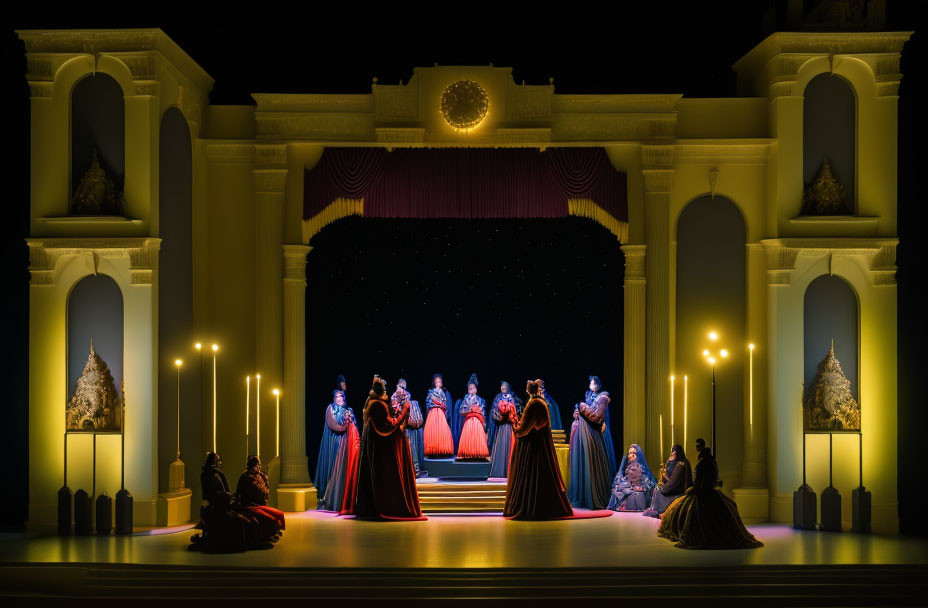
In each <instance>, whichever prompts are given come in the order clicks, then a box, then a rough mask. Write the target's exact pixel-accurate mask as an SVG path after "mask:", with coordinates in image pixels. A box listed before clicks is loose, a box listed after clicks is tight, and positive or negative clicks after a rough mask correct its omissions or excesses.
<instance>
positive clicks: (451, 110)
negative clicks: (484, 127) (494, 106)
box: [441, 80, 490, 130]
mask: <svg viewBox="0 0 928 608" xmlns="http://www.w3.org/2000/svg"><path fill="white" fill-rule="evenodd" d="M489 107H490V98H489V96H488V95H487V92H486V91H485V90H484V88H483V87H482V86H480V85H479V84H477V83H476V82H474V81H473V80H458V81H457V82H454V83H452V84H450V85H448V88H446V89H445V90H444V92H442V94H441V115H442V116H443V117H444V119H445V122H447V123H448V124H449V125H451V126H452V127H454V128H455V129H464V130H466V129H473V128H474V127H476V126H477V125H479V124H480V121H482V120H483V119H484V117H486V115H487V109H488V108H489Z"/></svg>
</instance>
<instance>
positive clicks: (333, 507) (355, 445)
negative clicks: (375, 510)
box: [322, 423, 361, 512]
mask: <svg viewBox="0 0 928 608" xmlns="http://www.w3.org/2000/svg"><path fill="white" fill-rule="evenodd" d="M360 451H361V437H360V435H358V427H357V426H356V425H355V424H354V423H352V424H349V425H348V430H347V431H346V432H345V436H344V437H343V438H342V441H341V443H339V445H338V454H336V455H335V465H334V466H333V467H332V475H330V476H329V483H328V484H327V485H326V487H325V488H324V494H323V507H322V508H324V509H325V510H327V511H336V512H339V511H342V510H343V509H345V508H348V507H349V506H350V507H353V505H354V495H355V492H356V491H357V487H358V458H359V457H360Z"/></svg>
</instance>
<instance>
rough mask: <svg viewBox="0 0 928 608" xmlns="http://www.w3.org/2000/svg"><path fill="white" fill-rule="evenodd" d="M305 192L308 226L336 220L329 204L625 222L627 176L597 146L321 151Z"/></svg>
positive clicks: (435, 214)
mask: <svg viewBox="0 0 928 608" xmlns="http://www.w3.org/2000/svg"><path fill="white" fill-rule="evenodd" d="M303 188H304V189H303V197H304V198H303V218H304V220H305V221H311V220H313V219H314V218H316V219H317V221H315V222H313V223H314V224H316V223H320V222H319V221H318V220H320V219H322V218H323V216H326V217H333V219H334V218H335V217H336V216H335V215H333V214H332V213H331V210H328V212H327V208H329V207H330V205H332V204H333V203H337V204H338V205H340V206H341V207H344V208H349V207H350V208H352V209H354V211H353V213H357V214H361V215H363V216H364V217H383V218H468V219H470V218H474V219H478V218H553V217H566V216H568V215H571V214H573V215H585V216H587V217H594V215H596V214H600V213H601V212H605V214H607V216H608V217H605V218H604V219H605V220H606V222H603V223H604V224H605V223H611V224H615V225H619V224H623V225H624V224H625V223H626V222H627V219H628V195H627V187H626V176H625V173H622V172H619V171H616V170H615V168H614V167H613V165H612V162H611V161H610V160H609V157H608V156H607V155H606V152H605V150H603V149H602V148H597V147H585V148H549V149H547V150H545V151H540V150H537V149H526V148H503V149H495V148H443V149H424V148H412V149H410V148H403V149H396V150H393V151H387V150H386V149H384V148H358V147H347V148H326V149H325V150H324V151H323V153H322V158H321V159H320V160H319V162H318V163H317V164H316V166H315V167H314V168H312V169H308V170H306V174H305V179H304V186H303ZM348 201H358V203H357V205H355V206H353V207H352V206H351V205H349V204H348ZM361 201H363V204H362V203H361ZM578 201H580V202H578ZM582 201H590V202H592V204H593V205H594V206H595V207H598V209H596V210H595V213H593V212H591V211H590V210H589V207H590V205H589V204H587V205H584V204H583V203H582ZM578 209H582V210H583V211H580V212H578V211H577V210H578ZM594 219H599V218H598V217H594ZM329 221H331V220H329ZM325 223H328V221H323V222H321V224H322V225H324V224H325ZM607 227H609V226H607ZM610 229H612V228H611V227H610ZM613 231H615V230H613Z"/></svg>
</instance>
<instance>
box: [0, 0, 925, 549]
mask: <svg viewBox="0 0 928 608" xmlns="http://www.w3.org/2000/svg"><path fill="white" fill-rule="evenodd" d="M807 4H810V3H807ZM918 4H919V3H915V2H904V1H902V0H890V1H889V2H888V6H887V11H886V28H885V29H887V30H911V29H916V26H917V25H919V23H920V21H919V17H920V16H919V15H917V12H918V10H917V9H918V7H917V5H918ZM307 6H312V5H307ZM770 7H773V9H774V10H773V11H772V12H771V11H770V10H769V9H770ZM230 8H231V7H230ZM290 10H291V9H283V8H280V9H271V10H268V11H267V14H268V16H264V15H262V14H261V12H260V11H253V10H248V11H245V12H243V13H241V16H240V17H238V16H237V18H236V19H234V20H233V19H232V18H231V14H232V13H231V11H230V12H229V15H227V16H224V17H222V18H221V19H220V20H219V21H217V20H215V19H210V20H209V21H206V22H203V23H197V22H196V20H195V19H188V20H187V21H181V20H179V19H177V18H176V17H173V16H171V14H170V12H169V11H167V10H165V11H164V12H163V13H150V14H147V15H140V16H136V15H129V14H127V13H125V12H124V11H121V12H120V13H119V15H120V16H118V17H113V16H108V15H107V14H106V11H105V10H103V9H102V8H100V9H94V10H87V9H86V8H85V7H75V8H74V9H71V12H72V13H73V14H70V15H68V14H65V13H64V12H62V11H61V10H58V9H56V10H55V11H54V12H51V11H48V12H47V14H41V13H39V11H32V12H31V13H30V12H29V11H27V10H25V9H24V8H17V9H14V10H13V11H12V12H11V11H9V10H7V12H6V14H5V15H4V20H5V23H6V27H4V29H3V31H4V36H5V37H4V52H3V57H4V63H5V67H4V74H5V80H4V83H5V86H6V87H7V94H6V95H5V99H7V100H8V102H9V104H10V105H9V110H8V114H7V125H8V127H7V129H8V130H7V133H6V136H7V137H6V140H7V144H6V147H7V150H8V152H9V154H8V155H6V163H7V171H6V175H7V177H6V182H7V184H8V186H7V188H8V192H7V195H6V197H5V202H4V207H5V209H4V222H3V227H2V230H3V231H4V234H3V271H4V275H3V276H6V277H8V278H9V279H8V281H7V285H6V290H5V298H6V304H7V306H6V307H5V309H6V310H5V314H4V330H5V332H4V333H5V336H6V338H7V339H6V344H5V345H4V346H5V348H4V349H3V352H4V355H3V357H4V365H3V368H2V369H3V370H4V371H5V373H7V374H8V377H9V379H8V381H7V386H8V389H7V391H8V392H7V395H6V407H5V408H4V411H5V414H6V415H5V416H4V417H3V423H2V431H0V433H2V440H3V444H4V445H5V446H6V447H7V455H8V458H7V462H8V469H7V471H8V472H7V478H6V484H5V486H6V487H5V490H6V491H5V492H4V494H5V496H7V497H12V498H11V499H7V500H4V501H2V502H0V521H2V522H3V524H4V526H3V527H4V528H8V527H13V528H15V527H17V526H21V522H22V521H23V520H24V518H25V513H26V504H27V502H28V500H27V498H26V497H27V486H26V470H27V466H26V462H27V455H28V446H27V439H26V437H27V431H28V418H27V413H28V408H27V402H28V395H27V382H26V380H25V379H26V377H27V373H28V367H27V361H28V333H27V330H28V325H27V323H28V317H27V313H28V272H27V270H26V268H27V265H28V256H27V255H26V247H25V245H24V243H23V238H25V236H26V234H27V230H28V217H29V216H28V196H29V153H28V149H29V120H28V116H29V98H28V95H29V92H28V87H27V86H26V82H25V77H24V75H25V55H24V50H23V46H22V43H20V42H19V40H18V39H17V37H16V35H15V34H14V33H13V30H14V29H42V28H63V29H64V28H120V27H160V28H161V29H163V30H164V31H165V32H166V33H167V34H168V35H169V36H170V37H171V38H172V39H173V40H174V41H175V42H177V44H179V45H180V46H181V48H183V49H184V50H185V51H186V52H187V53H188V54H189V55H190V56H191V57H192V58H193V59H194V60H195V61H196V62H197V63H198V64H199V65H200V66H202V67H203V68H204V69H205V70H206V71H207V72H208V73H209V74H210V75H211V76H212V77H213V78H214V79H215V80H216V85H215V87H214V89H213V92H212V94H211V96H210V100H211V103H213V104H251V103H253V102H252V100H251V98H250V94H251V93H256V92H286V93H303V92H329V93H366V92H369V91H370V83H371V78H372V77H375V76H376V77H378V78H379V79H380V82H382V83H392V82H398V81H399V80H401V79H402V80H403V81H404V82H405V81H407V80H408V79H409V77H410V76H411V75H412V68H414V67H416V66H430V65H432V64H433V63H435V62H438V63H439V64H446V65H454V64H458V65H482V64H488V63H493V64H494V65H496V66H508V67H512V68H513V77H514V78H515V80H516V81H517V82H521V81H522V80H525V82H526V83H527V84H542V83H546V82H547V80H548V77H553V78H554V84H555V91H556V92H558V93H683V94H684V95H685V96H687V97H730V96H734V95H735V94H736V89H735V74H734V72H733V71H732V69H731V65H732V64H733V63H734V62H735V61H736V60H737V59H738V58H740V57H741V56H742V55H744V54H745V53H746V52H747V51H749V50H750V49H751V48H753V47H754V46H755V45H756V44H758V43H759V42H760V41H761V40H763V38H764V37H765V36H766V35H767V34H768V33H769V32H771V31H774V30H776V29H779V30H781V31H785V30H788V29H791V28H790V27H789V25H788V23H787V21H786V11H785V2H783V1H782V0H777V1H774V2H767V1H758V2H713V3H687V4H683V3H681V4H680V5H674V6H671V5H669V4H667V3H646V2H642V3H640V4H637V5H631V6H629V5H619V4H618V3H616V4H614V5H609V6H605V7H604V6H603V5H598V4H597V5H590V6H580V7H578V8H577V10H576V12H575V13H573V14H561V13H558V14H544V13H541V12H540V11H538V10H537V5H535V7H533V8H532V11H531V12H528V11H526V13H525V14H507V15H503V14H500V13H499V12H498V11H497V7H495V6H494V7H492V8H490V9H488V8H487V7H486V6H485V5H477V6H476V7H475V8H474V10H473V15H474V16H473V17H470V16H464V17H461V16H460V13H459V14H458V15H457V16H454V17H451V16H446V15H444V14H442V13H440V12H438V11H436V9H435V6H434V5H428V6H424V7H422V8H419V9H417V8H404V10H407V11H408V14H406V15H399V16H398V17H397V16H395V15H396V12H391V13H390V14H391V17H389V18H386V17H382V16H380V15H370V16H368V15H364V17H363V20H362V19H359V18H358V12H357V11H354V12H351V11H345V12H343V13H341V14H335V13H321V12H316V11H308V12H306V13H305V14H303V15H299V16H294V15H292V14H290V12H289V11H290ZM17 12H18V14H17ZM188 14H189V13H188ZM464 14H465V15H467V14H468V13H467V11H464ZM423 17H424V18H425V19H427V20H428V22H427V23H422V21H423ZM459 23H460V25H459ZM919 37H920V36H919V33H918V32H917V33H916V35H915V36H913V38H912V40H910V41H909V43H908V44H907V45H906V47H905V49H904V51H903V55H902V72H903V74H904V78H903V81H902V86H901V88H900V102H899V120H900V125H899V147H900V155H899V192H898V201H899V234H900V239H901V244H900V246H899V249H898V258H897V264H898V266H899V271H898V273H897V278H898V282H899V288H898V289H899V327H900V331H899V351H900V352H899V362H900V363H899V364H900V369H899V429H900V434H899V437H900V444H899V485H900V505H901V506H900V515H901V517H902V525H903V529H904V530H905V531H908V532H911V533H921V534H924V533H925V532H926V520H925V518H920V519H919V518H918V515H919V514H918V509H917V507H918V502H917V498H918V495H917V492H918V490H917V486H918V485H919V484H913V483H908V482H907V480H911V479H913V478H917V469H916V468H915V466H916V463H917V459H916V458H915V454H916V453H917V450H918V446H919V443H918V439H919V438H920V437H921V434H922V433H923V432H924V429H925V428H926V423H928V416H926V413H925V408H924V407H923V406H922V404H921V402H920V401H919V398H920V397H921V395H920V394H919V393H918V384H917V382H916V381H914V380H913V379H912V378H914V377H916V376H917V374H918V373H919V372H921V370H922V369H923V368H924V365H925V357H924V351H923V349H921V348H920V346H921V342H920V337H921V333H920V332H919V331H917V328H918V327H919V326H921V325H922V320H921V318H920V317H921V315H919V314H918V310H917V308H916V307H917V305H918V303H917V301H916V287H915V285H916V283H915V281H916V276H917V273H919V272H920V270H921V264H922V263H923V262H924V260H923V259H922V258H923V257H924V255H925V254H924V253H922V252H921V251H919V250H918V249H916V247H915V246H913V245H911V244H910V243H913V242H914V241H915V240H916V238H917V236H918V233H917V232H916V231H917V230H918V229H919V227H920V225H921V222H922V221H923V220H924V217H923V216H924V214H923V212H922V210H921V209H920V208H919V205H920V201H919V200H918V198H916V197H917V194H916V180H915V175H916V173H915V172H916V170H917V160H918V158H917V152H916V147H915V146H916V141H915V137H916V136H915V133H917V132H921V128H920V127H921V126H922V125H921V121H920V120H919V117H918V116H917V111H918V108H919V101H920V100H919V95H918V94H917V88H918V87H919V86H924V82H923V81H924V68H923V64H922V63H921V62H920V61H919V60H918V59H916V57H917V56H919V57H920V48H919V47H920V44H921V43H920V40H919ZM462 224H463V226H462ZM358 225H360V224H358ZM597 228H598V227H596V226H595V225H594V226H589V225H586V224H584V223H583V222H582V221H580V220H573V221H572V222H567V223H566V224H565V227H564V229H565V230H574V231H576V233H575V234H576V235H577V236H578V238H589V239H592V241H593V242H597V243H599V245H598V246H601V247H606V248H608V247H609V246H610V245H606V244H605V243H602V242H601V241H604V239H602V238H601V236H602V235H600V234H598V233H597V232H596V229H597ZM508 229H510V230H513V234H514V235H519V234H520V233H519V229H518V227H512V226H510V227H509V228H508ZM336 230H337V229H336ZM447 230H449V235H450V238H452V239H457V240H458V242H460V241H461V240H462V239H465V238H466V236H467V233H468V232H469V231H475V230H476V231H477V232H480V233H481V234H483V235H484V237H483V238H486V239H491V240H487V241H485V242H487V243H490V242H494V243H495V242H498V240H496V241H494V240H492V239H498V237H495V236H492V235H491V232H494V230H493V229H492V228H487V227H481V226H473V225H471V226H469V227H468V225H467V223H466V222H458V223H448V224H447ZM363 231H367V232H364V233H365V234H374V233H376V232H377V231H376V230H373V231H372V229H369V228H364V229H363ZM452 232H453V234H452ZM336 236H337V233H336V232H332V233H331V234H330V235H329V236H326V235H325V234H322V235H320V237H324V238H328V239H329V240H333V239H334V240H337V239H336ZM521 236H523V237H524V235H521ZM544 238H551V236H550V235H547V236H545V237H544ZM362 240H363V239H362ZM523 240H524V239H523ZM349 244H350V242H349ZM458 248H459V249H463V247H458ZM326 249H330V250H331V249H334V248H326ZM519 251H521V253H516V254H513V256H510V257H508V258H507V257H506V256H502V257H501V259H504V258H505V259H504V262H502V263H505V264H513V263H515V262H514V260H518V259H521V258H519V256H523V257H524V256H525V255H527V253H528V251H529V249H528V248H523V249H520V250H519ZM598 251H600V252H603V251H607V250H606V249H599V250H598ZM315 253H316V252H315V251H314V254H315ZM311 255H313V254H311ZM332 255H334V253H333V254H332ZM462 255H463V254H462ZM617 255H618V254H617ZM556 258H557V256H556V255H551V258H550V259H552V260H554V259H556ZM343 259H347V256H346V257H345V258H343ZM461 259H466V258H464V257H462V258H461ZM493 259H495V257H494V256H485V257H484V258H483V262H482V264H483V266H481V267H485V265H486V264H490V265H491V266H492V265H493V264H495V262H493V261H492V260H493ZM539 259H542V262H537V259H536V262H535V263H536V264H543V263H544V261H543V260H544V258H539ZM587 259H592V258H587ZM617 259H618V265H617V266H616V265H615V264H612V263H611V262H610V264H611V265H610V267H609V268H607V269H606V270H609V271H610V272H612V271H613V270H614V269H618V271H619V272H621V257H618V258H617ZM362 262H363V260H362ZM395 263H402V261H400V262H395ZM365 266H371V265H370V264H363V263H357V266H356V268H357V269H358V272H362V271H363V268H364V267H365ZM390 268H391V267H390V266H389V265H384V266H383V268H381V269H379V270H378V271H377V272H374V273H373V274H372V275H371V276H374V277H380V278H382V283H381V285H382V286H384V287H386V288H389V287H390V281H391V273H392V272H393V271H391V270H390ZM529 274H530V273H529ZM547 274H548V275H550V276H551V277H554V278H553V279H552V280H554V281H555V283H556V284H555V285H554V286H553V287H552V289H558V288H560V289H562V290H565V289H567V288H569V287H570V286H571V285H573V284H574V283H575V282H576V277H574V276H571V274H570V273H565V272H560V271H558V272H550V273H547ZM462 276H463V275H462ZM558 277H560V278H558ZM331 280H332V281H336V282H337V280H338V278H337V277H334V276H333V277H331ZM520 280H521V279H519V278H518V277H516V278H514V279H513V281H516V285H515V286H514V289H517V288H519V287H518V286H519V285H521V284H520V283H518V281H520ZM557 281H561V283H557ZM589 284H590V285H592V284H593V281H592V279H591V280H590V281H589ZM596 293H599V294H600V295H606V296H607V295H608V294H607V293H605V292H596ZM612 293H613V294H614V293H619V294H620V292H612ZM461 295H462V290H461V289H460V288H459V286H458V285H454V284H452V285H450V286H449V287H448V296H449V298H452V299H453V298H458V297H461ZM314 297H319V296H313V295H312V294H311V295H310V301H312V299H313V298H314ZM568 304H569V301H567V302H566V303H565V302H563V301H562V302H560V303H559V304H558V305H559V306H560V305H568ZM351 306H353V307H354V308H353V310H356V311H358V314H361V315H363V314H365V313H366V312H367V313H369V310H368V309H366V308H365V306H366V305H365V303H364V302H363V300H361V301H359V300H357V299H354V300H352V304H351ZM449 306H451V305H449ZM537 306H542V307H544V306H546V304H544V303H543V301H541V302H538V303H537ZM447 314H450V315H454V314H455V312H454V309H453V308H452V307H449V309H448V312H447ZM597 323H599V321H597ZM616 323H618V325H616ZM568 327H569V330H568V331H561V332H560V333H561V335H565V334H571V333H574V334H576V333H579V332H583V331H591V330H595V329H596V327H599V328H600V330H601V331H604V332H607V333H608V332H611V331H613V329H612V328H614V327H618V328H619V331H621V317H620V316H619V318H618V319H616V320H607V321H602V322H601V323H600V325H598V326H597V325H596V324H595V323H594V324H593V325H590V326H588V327H585V328H584V327H578V326H577V324H576V323H573V322H571V324H570V325H569V326H568ZM591 328H592V329H591ZM309 329H310V332H312V331H313V328H312V326H310V328H309ZM532 329H533V327H532V326H526V327H524V328H510V327H506V328H505V330H506V331H510V330H514V331H515V333H518V332H519V331H523V332H526V333H527V332H528V331H530V330H532ZM554 329H555V330H557V329H558V327H554ZM466 340H467V336H466V335H462V337H461V339H460V340H459V341H456V343H452V344H449V345H448V348H449V349H454V348H459V347H460V345H461V344H463V343H465V342H466ZM565 340H567V339H566V338H565ZM517 342H518V341H517ZM597 342H599V343H601V344H602V349H603V350H602V351H601V354H602V357H603V358H608V357H610V356H613V357H614V353H615V352H616V350H618V351H619V356H620V355H621V348H618V349H617V348H616V345H615V344H614V343H611V342H612V338H610V339H608V340H599V341H596V340H591V339H590V337H589V336H586V337H584V343H585V344H587V345H589V346H590V347H592V348H594V349H595V348H599V347H598V346H597V345H596V343H597ZM520 343H521V342H520ZM571 344H573V343H572V342H570V341H569V340H568V341H564V342H561V343H559V348H561V349H564V350H569V349H570V348H571ZM310 348H311V349H312V348H313V347H312V346H311V347H310ZM310 359H312V357H310ZM466 359H467V357H463V356H462V357H461V361H462V363H461V369H462V372H461V373H463V369H464V368H465V367H466V366H469V365H470V364H469V363H467V362H466ZM365 365H366V364H365ZM370 365H374V364H373V363H372V364H370ZM358 367H359V371H358V375H361V374H362V373H363V374H364V375H365V376H366V375H367V373H366V372H364V371H363V370H362V369H361V365H360V363H359V365H358ZM398 367H402V366H398ZM619 369H620V368H619ZM309 371H310V375H312V374H313V373H314V372H313V369H310V370H309ZM368 371H370V370H368ZM402 371H403V370H402V369H397V370H396V373H400V372H402ZM495 372H496V369H495V368H494V369H492V370H490V371H489V372H488V373H489V374H490V375H489V376H488V377H485V378H481V380H482V382H483V383H486V384H487V385H488V388H487V389H486V390H485V391H482V392H484V393H486V394H485V396H487V397H492V393H495V390H492V389H490V388H489V385H492V384H493V383H494V382H495V381H496V380H497V379H498V378H496V377H495V375H498V374H496V373H495ZM320 373H322V372H320ZM325 373H326V374H327V373H328V372H325ZM384 373H385V374H387V373H391V372H387V371H386V370H384ZM423 373H424V372H423ZM320 380H322V378H320ZM391 380H395V378H391ZM511 380H512V382H513V384H514V385H518V384H519V383H520V382H522V381H523V380H524V378H523V379H519V378H518V377H515V376H513V378H511ZM448 381H449V383H450V384H451V390H452V394H453V395H455V396H458V395H459V394H460V393H461V391H462V386H463V384H464V382H465V381H466V374H465V375H464V377H461V378H458V377H453V378H449V379H448ZM620 381H621V378H620V377H619V378H615V379H614V382H620ZM364 384H366V380H364V381H362V380H360V379H358V380H355V381H353V382H352V387H351V388H352V389H353V391H352V392H353V393H354V395H355V397H358V395H359V393H360V392H361V391H362V390H363V385H364ZM581 388H582V387H581ZM616 389H618V390H619V391H620V387H618V386H617V387H616ZM418 390H419V392H421V389H418ZM565 390H566V389H565ZM578 391H580V389H579V388H578V389H576V390H574V389H573V388H571V389H570V392H569V393H568V394H563V392H562V394H557V393H555V397H557V398H558V399H559V400H560V401H561V405H562V406H563V407H564V408H565V410H566V409H567V406H568V404H569V403H570V402H572V401H574V400H576V398H577V397H578V396H579V395H578V394H575V393H577V392H578ZM418 398H420V399H421V396H418ZM354 405H356V406H357V404H354ZM320 407H321V406H320ZM613 418H614V419H616V418H617V414H616V413H615V412H614V413H613ZM617 419H618V420H621V418H620V417H618V418H617ZM309 449H310V450H312V449H313V447H312V446H310V447H309ZM311 460H314V458H313V457H312V456H311Z"/></svg>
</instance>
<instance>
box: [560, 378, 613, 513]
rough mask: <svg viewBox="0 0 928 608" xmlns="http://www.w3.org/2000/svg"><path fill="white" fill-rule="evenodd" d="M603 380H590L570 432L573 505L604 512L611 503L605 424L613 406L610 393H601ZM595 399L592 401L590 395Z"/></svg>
mask: <svg viewBox="0 0 928 608" xmlns="http://www.w3.org/2000/svg"><path fill="white" fill-rule="evenodd" d="M599 386H600V385H599V378H597V377H596V376H590V390H589V391H588V392H587V399H588V400H589V402H587V401H584V402H582V403H578V404H577V405H576V406H575V408H574V422H573V425H572V426H571V429H570V488H569V489H568V491H567V495H568V496H569V497H570V504H572V505H573V506H575V507H586V508H588V509H604V508H605V507H606V504H607V503H608V501H609V487H610V483H611V482H612V476H611V475H610V474H609V458H608V457H607V456H606V445H605V441H604V439H603V431H604V430H605V428H606V425H605V423H604V422H603V421H604V419H605V416H606V412H607V411H608V410H607V407H608V405H609V393H607V392H600V390H599ZM591 394H592V395H593V396H594V397H593V399H590V395H591Z"/></svg>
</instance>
